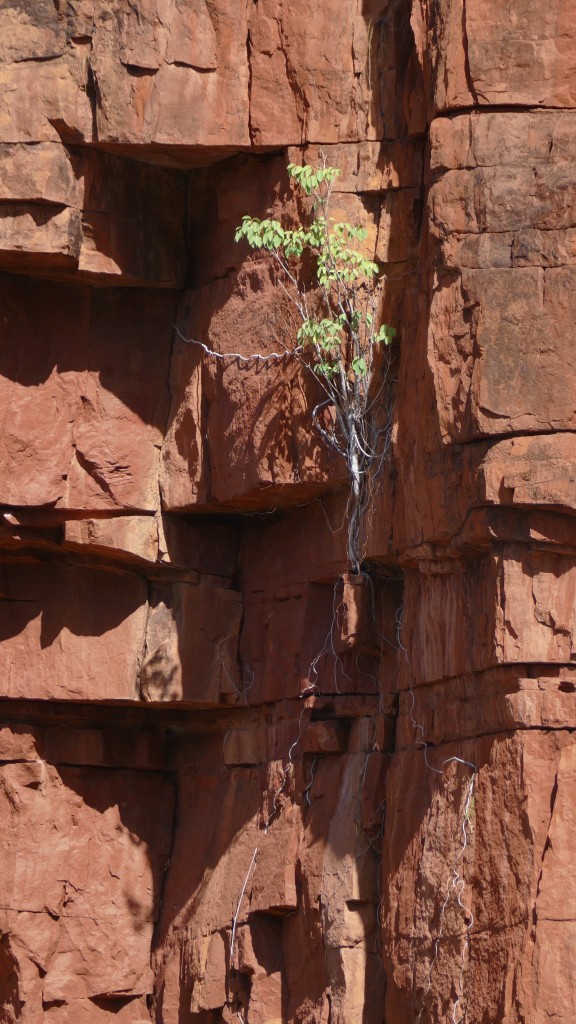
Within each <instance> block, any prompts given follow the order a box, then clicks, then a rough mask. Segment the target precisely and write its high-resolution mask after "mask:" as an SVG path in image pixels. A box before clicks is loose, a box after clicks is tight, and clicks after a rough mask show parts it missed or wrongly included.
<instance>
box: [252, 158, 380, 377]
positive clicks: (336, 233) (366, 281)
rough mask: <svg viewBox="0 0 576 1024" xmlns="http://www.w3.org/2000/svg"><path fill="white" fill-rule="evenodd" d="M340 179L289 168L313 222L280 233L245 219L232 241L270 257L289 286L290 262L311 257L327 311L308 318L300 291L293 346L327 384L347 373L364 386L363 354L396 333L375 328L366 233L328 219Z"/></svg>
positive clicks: (274, 226) (333, 173)
mask: <svg viewBox="0 0 576 1024" xmlns="http://www.w3.org/2000/svg"><path fill="white" fill-rule="evenodd" d="M339 173H340V171H339V170H338V168H335V167H311V166H308V165H307V166H303V167H300V166H297V165H296V164H289V165H288V174H289V175H290V177H291V178H292V179H293V180H294V181H296V182H297V184H298V185H300V187H301V188H302V190H303V191H304V193H305V194H306V195H307V196H312V197H313V198H314V200H315V209H316V210H317V211H319V212H318V213H317V216H316V217H315V218H314V219H313V221H312V223H311V224H310V225H309V226H307V227H300V228H296V229H289V228H284V227H282V225H281V224H280V222H279V221H278V220H260V219H259V218H257V217H248V216H245V217H243V218H242V223H241V224H240V226H239V227H238V229H237V231H236V241H240V240H241V239H243V238H244V239H246V241H247V242H248V244H249V245H250V246H251V248H253V249H265V250H268V251H269V252H271V253H272V254H273V255H274V256H275V257H276V258H277V260H278V262H279V263H280V265H281V267H282V269H283V270H284V272H285V274H286V275H287V277H289V278H290V279H291V280H292V282H293V283H296V279H295V277H294V275H293V274H292V273H291V272H290V267H291V263H292V261H294V260H299V259H301V258H302V256H303V255H304V253H305V252H310V253H311V254H312V255H313V256H314V257H315V264H316V280H317V284H318V285H319V287H320V289H321V290H322V294H323V298H324V305H325V307H327V308H325V309H324V310H323V312H324V313H325V315H324V316H318V315H315V316H314V315H312V316H310V315H307V314H308V310H307V308H305V306H304V304H303V302H302V299H303V298H304V296H303V294H302V292H301V290H300V289H299V292H300V294H299V299H300V301H299V302H297V305H298V306H299V309H300V312H301V313H302V314H304V313H305V314H306V315H302V324H301V326H300V328H299V330H298V333H297V338H296V340H297V343H298V345H299V346H302V347H303V348H309V349H311V350H312V352H313V353H314V355H315V357H316V358H315V361H314V370H315V372H316V373H317V374H318V375H319V376H322V377H325V378H328V379H331V378H334V377H336V376H337V375H338V374H339V373H340V372H341V371H342V372H344V373H345V374H347V373H350V372H351V373H352V374H353V375H354V378H359V379H361V380H362V379H363V380H364V381H365V382H366V381H367V377H368V374H369V372H370V370H371V362H372V360H371V359H370V358H367V356H368V353H367V352H366V349H367V348H368V347H370V346H373V345H389V344H390V342H391V341H392V340H393V338H394V336H395V333H396V332H395V330H394V328H393V327H389V326H388V325H387V324H381V325H380V326H379V327H376V326H375V320H374V312H373V311H372V309H371V308H370V307H371V305H372V303H371V302H370V301H369V300H370V297H371V292H373V288H372V289H371V287H370V286H371V285H373V283H374V279H375V278H376V277H377V275H378V273H379V267H378V264H377V263H375V262H374V261H373V260H371V259H368V258H367V257H366V256H364V255H363V254H362V252H361V251H359V248H358V245H359V243H361V242H363V241H364V240H365V238H366V237H367V231H366V229H365V228H363V227H361V226H358V225H353V224H349V223H347V222H345V221H334V220H332V219H331V218H329V217H328V216H327V206H328V201H329V198H330V192H331V187H332V185H333V183H334V181H335V180H336V178H337V176H338V174H339ZM367 293H368V294H367ZM367 299H368V301H367Z"/></svg>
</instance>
